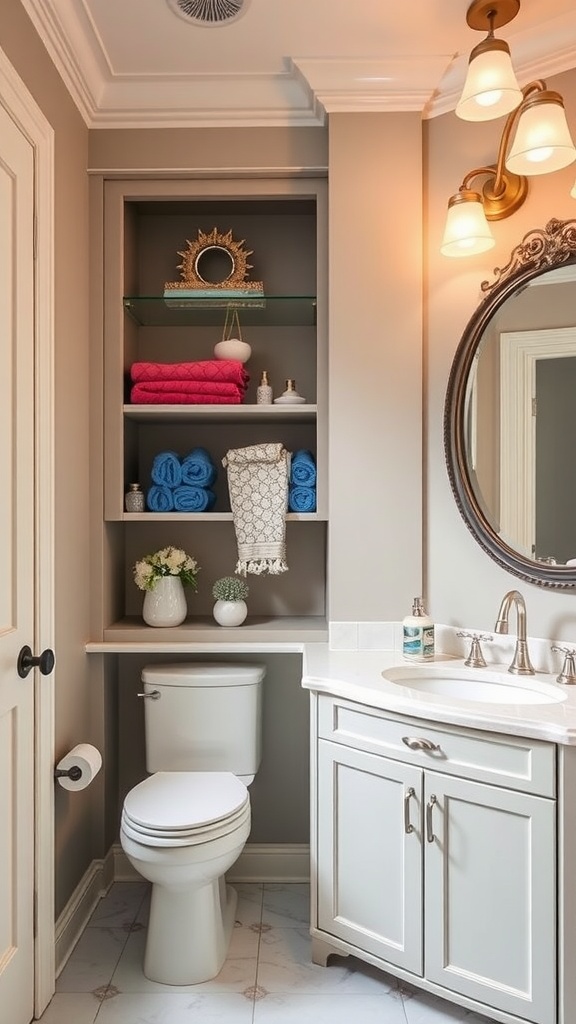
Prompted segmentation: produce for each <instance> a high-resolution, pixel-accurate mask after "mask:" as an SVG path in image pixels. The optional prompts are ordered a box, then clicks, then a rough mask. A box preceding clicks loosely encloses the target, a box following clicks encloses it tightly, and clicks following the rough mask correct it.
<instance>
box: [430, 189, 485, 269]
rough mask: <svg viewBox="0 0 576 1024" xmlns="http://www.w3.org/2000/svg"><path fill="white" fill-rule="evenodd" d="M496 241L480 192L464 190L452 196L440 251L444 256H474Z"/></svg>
mask: <svg viewBox="0 0 576 1024" xmlns="http://www.w3.org/2000/svg"><path fill="white" fill-rule="evenodd" d="M494 245H495V240H494V236H493V234H492V232H491V230H490V225H489V224H488V221H487V220H486V217H485V215H484V207H483V205H482V197H481V196H480V194H479V193H478V192H472V191H469V190H465V191H464V190H461V191H460V192H458V193H457V195H454V196H452V197H451V198H450V201H449V203H448V214H447V216H446V226H445V228H444V237H443V238H442V245H441V246H440V252H441V253H442V255H443V256H474V255H476V254H477V253H479V252H486V251H487V250H488V249H492V247H493V246H494Z"/></svg>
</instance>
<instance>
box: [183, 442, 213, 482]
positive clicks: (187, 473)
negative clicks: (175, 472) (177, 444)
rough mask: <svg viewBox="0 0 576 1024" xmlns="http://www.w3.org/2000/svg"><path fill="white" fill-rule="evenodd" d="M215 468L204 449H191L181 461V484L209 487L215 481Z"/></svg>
mask: <svg viewBox="0 0 576 1024" xmlns="http://www.w3.org/2000/svg"><path fill="white" fill-rule="evenodd" d="M216 472H217V470H216V466H215V465H214V463H213V462H212V459H211V457H210V453H209V452H207V451H206V449H205V448H193V449H192V451H191V452H189V453H188V455H185V456H184V458H183V459H182V483H183V484H196V485H197V486H198V487H210V485H211V484H213V483H214V481H215V479H216Z"/></svg>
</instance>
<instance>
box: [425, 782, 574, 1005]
mask: <svg viewBox="0 0 576 1024" xmlns="http://www.w3.org/2000/svg"><path fill="white" fill-rule="evenodd" d="M433 797H435V798H436V802H434V800H433ZM425 802H426V808H428V807H430V808H431V809H430V811H429V812H428V814H427V818H428V823H429V826H430V827H431V830H432V832H431V834H432V835H433V836H434V838H433V839H432V841H426V842H425V844H424V845H425V847H426V852H425V919H426V939H425V976H426V977H427V978H428V979H429V980H431V981H435V982H438V983H439V984H441V985H444V986H446V987H447V988H450V989H452V990H453V991H455V992H461V993H464V994H465V995H468V996H471V997H473V998H474V999H478V1000H481V1001H483V1002H485V1003H487V1004H489V1005H490V1006H494V1007H498V1008H499V1009H502V1010H506V1011H508V1012H509V1013H514V1014H518V1015H519V1016H520V1017H522V1018H524V1019H526V1020H530V1021H538V1022H541V1024H550V1021H552V1020H554V1019H555V984H554V974H555V971H554V964H555V958H556V912H555V905H556V884H555V861H554V842H555V805H554V803H553V801H551V800H545V799H542V798H540V797H534V796H527V795H525V794H521V793H513V792H510V791H507V790H502V789H498V788H497V787H494V786H484V785H481V784H478V783H474V782H467V781H462V780H459V779H454V778H449V777H446V776H442V775H433V774H431V773H430V774H429V775H428V776H427V777H426V779H425ZM425 813H426V810H425ZM430 837H431V836H430V834H427V837H426V838H427V839H428V840H429V839H430Z"/></svg>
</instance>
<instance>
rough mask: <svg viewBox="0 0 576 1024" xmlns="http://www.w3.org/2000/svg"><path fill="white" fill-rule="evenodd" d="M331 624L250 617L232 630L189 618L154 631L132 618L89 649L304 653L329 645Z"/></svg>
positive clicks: (318, 620) (211, 621)
mask: <svg viewBox="0 0 576 1024" xmlns="http://www.w3.org/2000/svg"><path fill="white" fill-rule="evenodd" d="M327 642H328V624H327V622H326V619H325V618H323V617H320V616H310V617H293V616H285V617H282V618H266V617H265V616H249V617H248V618H247V619H246V621H245V622H244V623H243V625H242V626H237V627H236V628H234V629H229V628H226V627H223V626H218V625H217V624H216V623H215V622H214V619H212V618H211V617H210V616H206V617H195V618H192V617H189V618H187V619H186V621H185V622H183V623H182V625H181V626H175V627H166V628H162V629H160V628H154V627H152V626H147V625H146V623H145V622H143V620H142V619H141V618H140V616H129V617H127V618H124V619H120V620H119V621H118V622H115V623H113V624H112V625H111V626H108V628H106V629H104V634H103V639H102V641H91V642H89V643H88V644H87V645H86V650H87V651H88V652H89V653H114V652H117V653H126V652H127V651H133V652H134V653H136V652H137V651H151V650H160V651H173V652H174V651H194V650H196V649H197V647H198V645H203V646H204V648H205V649H206V647H205V645H208V647H209V648H210V649H213V650H215V651H218V650H221V649H222V647H223V645H229V644H232V645H234V647H235V648H238V649H240V650H244V649H251V648H255V647H261V648H262V649H263V650H272V649H277V650H288V649H292V650H302V647H303V645H304V644H309V643H327Z"/></svg>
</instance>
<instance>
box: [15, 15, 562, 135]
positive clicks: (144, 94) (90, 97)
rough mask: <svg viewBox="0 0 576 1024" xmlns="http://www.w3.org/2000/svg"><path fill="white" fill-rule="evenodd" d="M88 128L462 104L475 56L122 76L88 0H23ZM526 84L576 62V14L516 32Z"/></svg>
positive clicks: (242, 122)
mask: <svg viewBox="0 0 576 1024" xmlns="http://www.w3.org/2000/svg"><path fill="white" fill-rule="evenodd" d="M21 3H22V5H23V7H24V8H25V10H26V12H27V14H28V15H29V17H30V19H31V21H32V23H33V24H34V26H35V28H36V31H37V32H38V34H39V35H40V38H41V39H42V41H43V43H44V45H45V46H46V49H47V51H48V53H49V55H50V57H51V59H52V61H53V63H54V65H55V66H56V68H57V70H58V72H59V74H60V76H61V78H62V79H63V81H64V83H65V85H66V87H67V89H68V91H69V93H70V95H71V96H72V99H73V100H74V103H75V104H76V106H77V107H78V110H79V111H80V113H81V115H82V117H83V119H84V121H85V123H86V125H87V127H88V128H155V127H164V128H168V127H170V128H197V127H202V128H206V127H255V126H258V127H308V126H312V127H314V126H322V125H324V124H325V123H326V117H327V115H329V114H332V113H362V112H390V111H420V112H421V113H422V116H423V117H424V118H429V117H435V116H437V115H439V114H443V113H446V112H448V111H451V110H453V109H454V107H455V106H456V103H457V101H458V98H459V95H460V92H461V89H462V85H463V82H464V78H465V74H466V66H467V60H468V57H467V54H466V55H464V56H460V55H457V56H453V55H451V54H438V55H434V56H432V57H430V56H424V57H422V56H411V55H407V56H401V57H382V58H379V59H369V58H354V59H350V58H342V57H329V58H304V57H302V58H301V57H293V58H286V60H285V68H284V70H283V71H281V72H280V73H276V74H245V73H225V74H209V75H206V74H192V75H169V74H168V75H162V74H156V75H150V76H144V75H123V74H119V73H115V72H114V70H113V68H112V67H111V65H110V62H109V60H108V58H107V56H106V53H105V50H104V47H103V45H102V42H101V39H100V37H99V35H98V32H97V30H96V27H95V25H94V24H93V22H92V20H91V18H90V15H89V9H88V6H87V5H86V4H85V3H82V2H79V0H21ZM507 38H508V41H509V43H510V47H511V50H512V54H513V60H514V64H515V67H516V69H517V75H518V79H519V81H520V82H521V83H522V82H526V81H529V80H531V79H533V78H542V77H544V76H550V75H555V74H559V73H561V72H563V71H567V70H569V69H571V68H574V67H576V44H569V45H567V44H566V40H574V39H576V11H575V12H574V13H573V14H572V13H571V14H567V15H564V16H561V17H557V18H553V19H551V20H550V21H549V22H547V23H546V24H545V25H544V26H541V27H540V28H539V29H538V28H536V29H532V30H530V31H525V32H523V33H518V34H516V35H514V36H512V35H510V34H508V36H507Z"/></svg>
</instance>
